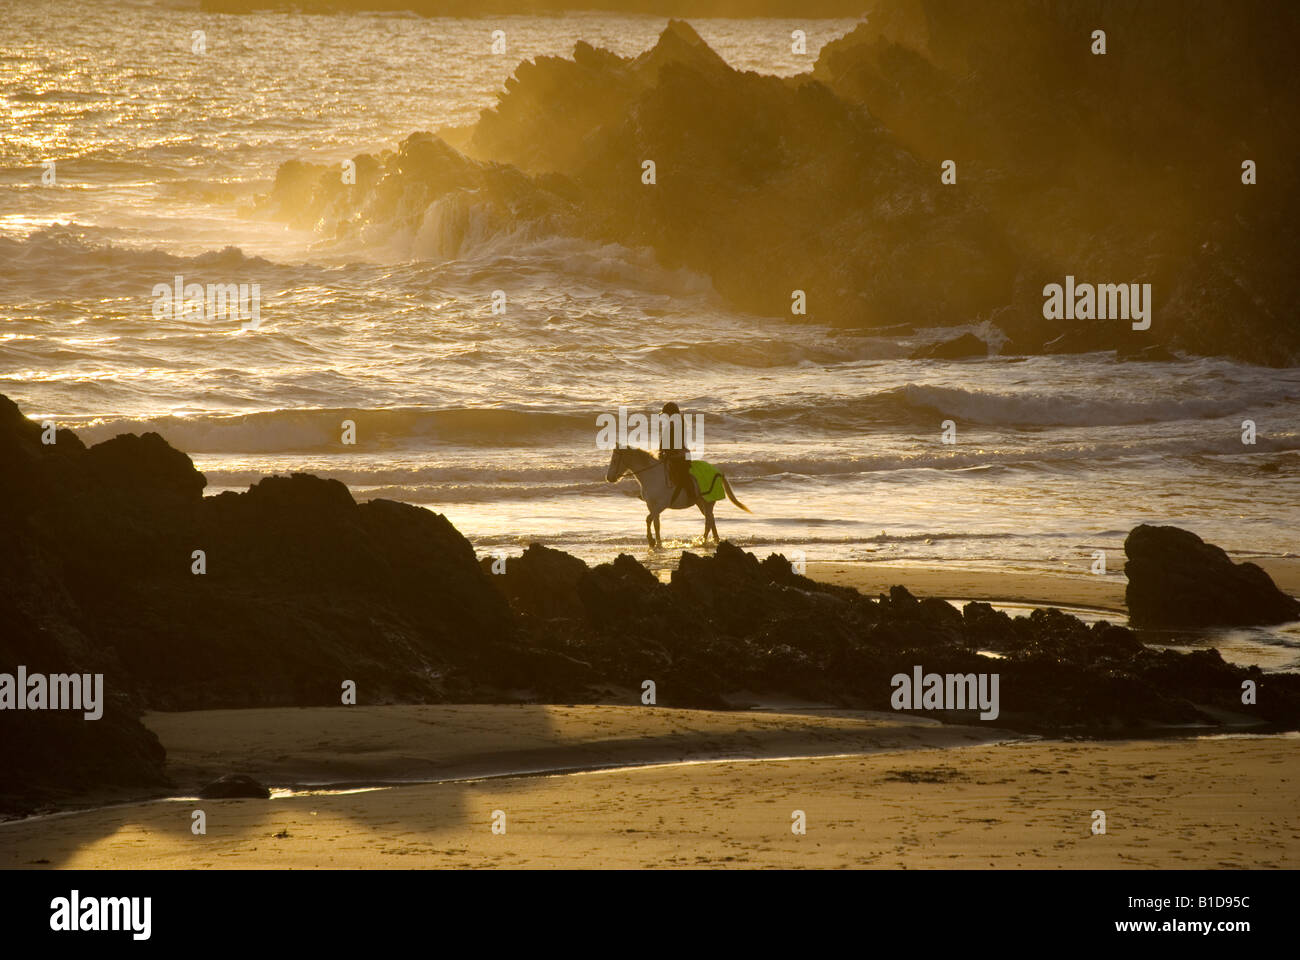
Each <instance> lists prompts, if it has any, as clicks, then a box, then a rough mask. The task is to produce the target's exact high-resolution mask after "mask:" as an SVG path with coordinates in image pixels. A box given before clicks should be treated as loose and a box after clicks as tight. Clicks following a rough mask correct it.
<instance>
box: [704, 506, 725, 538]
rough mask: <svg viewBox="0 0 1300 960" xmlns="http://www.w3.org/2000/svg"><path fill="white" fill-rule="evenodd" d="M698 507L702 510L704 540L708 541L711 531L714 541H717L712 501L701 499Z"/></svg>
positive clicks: (716, 523)
mask: <svg viewBox="0 0 1300 960" xmlns="http://www.w3.org/2000/svg"><path fill="white" fill-rule="evenodd" d="M700 509H701V510H703V511H704V542H705V543H708V542H709V531H710V530H712V531H713V539H714V541H715V542H716V541H718V540H719V539H720V538H719V537H718V521H717V520H716V519H715V518H714V516H713V501H711V500H701V501H700Z"/></svg>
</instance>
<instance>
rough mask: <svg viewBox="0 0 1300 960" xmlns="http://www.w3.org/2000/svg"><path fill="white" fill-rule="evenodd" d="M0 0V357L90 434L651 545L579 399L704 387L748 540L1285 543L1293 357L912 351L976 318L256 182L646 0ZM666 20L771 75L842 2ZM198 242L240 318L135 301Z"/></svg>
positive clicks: (50, 408)
mask: <svg viewBox="0 0 1300 960" xmlns="http://www.w3.org/2000/svg"><path fill="white" fill-rule="evenodd" d="M0 23H3V24H4V26H3V27H0V103H2V104H3V106H2V108H0V109H3V111H4V114H5V125H6V129H7V130H8V131H9V133H8V134H7V135H6V137H5V138H4V139H3V141H2V142H0V189H2V190H3V196H4V202H3V206H2V207H0V321H3V323H2V325H0V392H2V393H5V394H7V395H8V396H10V397H11V398H13V399H14V400H15V401H16V402H17V403H18V404H19V405H20V406H21V407H22V408H23V409H24V410H25V411H26V412H27V413H28V414H29V415H31V416H33V417H35V418H37V419H40V420H45V419H52V420H56V421H57V422H58V423H59V424H60V425H61V426H67V427H71V428H73V429H75V430H77V431H78V433H79V434H80V435H81V436H82V438H83V439H84V440H85V441H86V442H88V443H93V442H96V441H99V440H103V439H106V438H108V437H111V436H114V435H116V434H118V433H122V432H127V431H132V432H142V431H147V430H154V431H157V432H159V433H161V434H162V435H163V436H164V437H165V438H166V439H167V440H168V441H170V442H171V443H172V444H173V445H174V446H175V447H177V448H178V449H181V450H183V451H185V452H186V453H188V454H189V455H190V456H191V457H192V458H193V460H194V462H195V464H196V466H197V467H198V468H199V469H200V470H201V471H203V473H204V474H205V475H206V477H207V479H208V493H209V494H214V493H218V492H220V491H222V490H231V489H234V490H238V489H245V488H246V487H247V486H248V485H249V484H250V483H253V482H255V481H256V480H257V479H258V478H260V477H262V476H264V475H267V474H271V473H287V472H292V471H304V472H310V473H315V474H318V475H321V476H326V477H334V478H337V479H339V480H342V481H343V482H345V483H346V484H347V485H348V486H349V487H350V488H351V490H352V492H353V494H354V496H355V497H356V498H357V499H359V500H365V499H370V498H374V497H384V498H391V499H398V500H404V501H408V502H411V503H416V504H421V505H426V506H428V507H430V508H431V509H434V510H437V511H439V512H441V513H445V514H446V515H447V516H448V518H449V519H450V520H451V521H452V522H453V523H454V524H455V525H456V527H457V528H458V529H459V530H461V531H462V532H463V533H464V534H465V535H466V536H468V537H469V538H470V539H471V541H472V542H473V543H474V545H475V548H476V549H477V550H478V551H479V553H480V554H486V553H491V552H494V551H497V550H502V549H504V550H507V551H508V552H516V551H517V550H518V549H520V548H521V547H522V546H524V545H526V544H528V543H530V542H534V541H539V542H544V543H546V544H548V545H550V546H554V547H558V548H561V549H565V550H568V551H570V552H573V553H575V554H577V555H579V556H582V557H584V558H585V559H588V560H606V559H609V558H611V557H613V556H614V555H616V554H618V553H620V552H631V553H633V554H634V555H636V556H637V557H638V558H639V559H641V560H643V561H644V562H646V563H647V564H648V565H650V566H652V567H657V568H660V569H663V568H667V567H670V566H673V565H674V564H675V560H676V556H677V554H678V553H679V552H680V549H681V548H690V547H691V546H692V544H693V541H694V540H695V538H697V537H698V536H699V533H700V531H701V529H702V524H701V521H700V519H699V517H698V515H695V514H687V513H685V512H677V513H674V514H670V515H668V516H666V517H665V521H664V537H665V543H666V544H668V545H670V546H672V547H675V548H677V549H676V550H667V551H664V552H663V553H649V552H648V551H647V549H646V547H645V544H644V540H643V530H644V524H643V516H644V513H643V509H642V507H641V505H640V504H639V503H638V501H637V500H636V499H635V491H636V487H635V484H633V483H632V482H631V481H630V480H628V481H624V482H623V483H621V484H618V485H615V486H611V485H608V484H606V483H605V482H604V480H603V477H604V472H605V467H606V464H607V462H608V458H609V454H608V451H602V450H600V449H598V447H597V444H596V437H597V431H598V423H597V418H598V417H600V416H601V415H602V414H604V415H609V414H616V413H617V411H618V409H619V407H620V406H627V407H628V408H629V409H631V410H637V411H643V412H653V411H657V410H658V409H659V406H660V405H661V404H662V403H663V402H664V401H665V400H670V399H671V400H675V401H677V402H678V403H679V404H680V405H681V406H682V408H683V410H684V411H686V412H688V413H691V414H701V415H703V418H704V426H705V430H704V438H705V442H704V444H703V449H701V450H699V451H697V453H698V455H700V456H702V457H703V458H705V459H707V460H709V461H711V462H714V463H717V464H719V465H720V466H722V467H723V468H724V469H725V470H726V471H727V474H728V476H729V477H730V478H731V479H732V480H733V482H734V484H735V486H736V490H737V494H738V495H739V496H740V497H741V499H742V500H744V501H745V502H746V504H747V505H749V506H750V507H751V508H752V509H753V510H754V514H753V515H752V516H749V515H741V514H739V513H738V512H736V511H734V510H731V509H730V508H727V507H724V508H723V509H721V510H719V527H720V529H721V532H722V535H723V536H724V537H727V538H729V539H731V540H733V541H734V542H736V543H738V544H739V545H741V546H743V547H745V548H747V549H750V550H754V551H755V552H758V553H760V554H766V553H767V552H769V551H781V552H785V553H786V554H787V555H792V554H794V553H795V552H799V553H800V555H802V556H804V557H805V558H806V559H807V560H808V561H816V560H835V561H840V560H862V561H877V562H878V561H892V562H916V563H934V562H945V563H963V564H968V565H972V566H982V567H988V568H992V569H1011V568H1015V569H1027V570H1053V571H1073V572H1076V573H1079V574H1085V573H1087V572H1088V571H1089V570H1090V569H1091V567H1092V565H1093V563H1094V556H1095V554H1096V552H1097V551H1105V552H1106V554H1107V559H1108V573H1107V574H1105V575H1106V576H1109V577H1118V576H1120V572H1121V570H1122V563H1123V555H1122V543H1123V538H1124V536H1125V534H1126V533H1127V532H1128V530H1130V529H1131V528H1132V527H1133V526H1134V525H1136V524H1138V523H1141V522H1146V523H1169V524H1176V525H1178V526H1183V527H1186V528H1189V529H1192V530H1194V531H1196V532H1197V533H1198V534H1200V535H1201V536H1202V537H1204V538H1205V539H1207V540H1211V541H1213V542H1216V543H1218V544H1220V545H1222V546H1223V547H1225V548H1226V549H1228V550H1229V551H1231V552H1233V553H1234V554H1235V555H1237V556H1239V557H1280V556H1294V555H1295V553H1294V551H1295V549H1296V543H1295V531H1296V529H1297V528H1300V509H1298V508H1297V503H1300V470H1298V469H1297V466H1300V369H1295V368H1291V369H1283V370H1263V369H1261V368H1258V367H1251V366H1247V365H1243V364H1239V363H1234V362H1230V361H1226V360H1220V359H1204V358H1200V359H1189V360H1187V361H1186V362H1183V363H1178V364H1148V363H1119V362H1116V361H1115V359H1114V356H1113V354H1091V355H1084V356H1068V357H1052V356H1043V357H1030V358H1011V357H1006V358H1004V357H996V356H995V357H991V358H989V359H988V360H978V361H963V362H945V361H931V360H910V359H907V358H908V356H909V354H910V353H911V351H912V350H913V349H915V348H916V347H917V346H918V345H921V344H924V343H927V342H931V341H932V340H934V339H936V338H938V337H941V336H943V337H948V336H954V335H956V334H957V333H960V332H962V331H963V330H967V329H968V330H971V331H972V332H975V333H977V334H979V335H981V336H985V337H988V338H991V339H992V341H993V342H994V344H995V345H996V340H997V337H996V335H995V331H994V330H993V329H992V328H991V326H990V325H989V324H980V323H974V322H973V323H972V324H971V325H969V326H968V327H957V328H949V329H947V330H944V331H939V330H924V329H918V330H915V331H913V332H912V333H910V334H908V335H906V336H891V337H888V338H882V337H873V336H867V335H864V334H862V333H860V332H853V331H845V330H836V329H832V328H829V327H824V326H817V325H811V324H798V323H792V322H785V321H781V320H774V319H769V318H761V317H755V316H751V315H747V314H744V313H739V312H736V311H734V310H732V309H730V308H729V307H728V306H727V305H726V304H725V303H724V302H723V301H722V300H721V298H720V297H718V295H717V294H716V293H715V292H714V290H713V288H712V285H711V283H710V282H709V279H708V278H707V277H703V276H700V275H697V274H693V273H691V272H689V271H685V270H667V269H664V268H662V267H661V266H659V265H658V264H657V263H656V262H655V259H654V257H653V255H652V254H651V253H649V252H648V251H645V250H637V249H630V248H626V247H621V246H614V245H604V246H602V245H600V244H596V243H593V242H591V241H587V240H578V239H574V238H571V237H566V236H563V235H556V234H552V233H547V232H546V231H545V230H542V229H538V228H537V225H536V224H526V225H511V224H501V223H499V222H494V221H491V220H488V219H486V218H484V217H482V216H480V213H479V211H476V210H475V209H472V208H471V209H466V208H464V207H457V206H455V205H449V204H445V203H440V204H435V205H432V206H431V208H430V209H428V210H425V211H422V212H421V213H420V215H419V217H418V218H417V219H416V220H415V221H413V222H412V223H410V224H408V225H406V228H405V229H403V230H401V231H394V230H392V229H391V228H390V227H387V226H385V227H384V228H383V229H380V228H379V226H378V225H377V226H376V229H374V230H371V231H368V232H363V234H362V236H363V238H364V239H363V240H362V241H358V240H357V239H356V238H355V237H354V238H352V239H350V240H348V241H347V242H341V241H335V240H334V239H332V237H331V235H330V234H329V232H328V231H324V230H320V231H318V230H306V229H304V230H296V229H290V228H287V227H285V226H284V225H283V224H281V223H277V222H274V221H272V220H270V219H267V218H265V217H264V216H262V215H259V214H258V213H257V212H256V211H257V207H256V199H257V198H258V197H259V196H262V195H265V194H266V193H268V192H269V190H270V187H271V184H272V183H273V181H274V179H275V177H276V173H277V170H279V168H280V166H281V165H282V164H284V163H286V162H288V161H291V160H308V161H311V162H314V163H323V164H338V163H341V162H342V161H343V160H345V159H348V158H350V157H354V156H356V155H357V154H359V153H363V152H378V151H380V150H385V149H393V148H394V147H395V146H396V145H397V144H398V143H399V142H400V141H401V140H403V139H404V138H405V137H407V136H408V135H410V134H411V133H413V132H416V131H436V130H438V129H440V128H444V127H463V126H464V125H466V124H470V123H473V122H474V121H475V119H476V118H477V116H478V114H479V111H480V110H482V109H484V108H487V107H490V106H491V105H492V104H493V102H494V100H495V96H496V93H497V91H499V90H500V89H501V87H502V85H503V83H504V82H505V80H506V79H507V78H508V77H509V75H510V74H511V72H512V71H513V69H514V67H515V65H516V64H518V63H519V62H520V61H521V60H523V59H527V58H531V57H535V56H538V55H554V56H565V55H568V54H569V53H570V52H571V50H572V47H573V44H574V42H575V41H577V40H579V39H581V40H585V41H587V42H589V43H591V44H593V45H594V46H598V47H605V48H608V49H611V50H613V51H614V52H616V53H619V54H621V55H631V54H635V53H638V52H640V51H642V50H644V49H646V48H647V47H649V46H650V45H652V44H653V43H654V40H655V38H656V36H657V35H658V33H659V32H660V30H662V28H663V25H664V21H663V20H661V19H659V18H654V17H625V16H613V15H603V14H575V15H568V16H565V17H562V18H555V17H549V18H548V17H498V18H483V19H466V20H446V19H423V18H419V17H414V16H406V15H364V14H363V15H350V16H291V15H286V14H271V13H264V14H255V15H249V16H222V15H205V14H200V13H198V12H196V11H195V10H193V9H189V8H185V7H181V6H179V5H173V4H167V3H135V4H119V3H114V4H111V5H110V4H108V3H98V2H91V3H80V2H75V3H74V2H71V0H52V2H49V3H44V4H41V5H32V4H27V3H22V2H13V0H4V2H0ZM692 23H693V25H694V26H695V27H696V29H697V30H698V31H699V33H700V35H701V36H702V37H703V38H704V39H705V40H706V41H707V42H708V43H709V44H710V45H711V46H712V47H713V48H714V49H715V50H716V51H717V52H718V53H719V54H720V55H721V56H722V57H723V58H724V59H726V60H727V61H728V62H729V63H731V64H733V65H735V66H737V67H741V68H743V69H749V70H755V71H758V72H762V73H769V74H776V75H791V74H794V73H798V72H803V71H806V70H808V69H811V66H812V63H813V61H814V60H815V58H816V54H817V51H818V49H820V47H821V45H822V44H824V43H826V42H829V41H830V40H832V39H835V38H836V37H838V36H841V35H843V34H844V33H846V32H847V31H848V30H850V29H851V28H852V27H853V22H852V21H801V22H794V21H786V20H761V19H760V20H698V21H692ZM51 24H57V29H54V28H51V26H50V25H51ZM795 28H798V29H803V30H806V31H807V32H808V54H807V55H806V56H798V55H795V54H792V53H791V49H790V44H789V37H790V33H791V31H792V29H795ZM497 29H501V30H504V31H505V33H506V37H507V52H506V53H505V54H504V55H494V54H492V53H491V39H492V32H493V31H494V30H497ZM194 31H203V34H204V37H205V43H206V52H205V53H202V54H196V53H194V52H193V34H194ZM377 41H378V42H377ZM375 50H382V51H383V54H382V56H381V55H376V54H375V52H374V51H375ZM47 161H54V162H55V168H54V170H55V176H56V182H55V184H53V185H43V184H42V173H43V171H44V170H45V169H46V167H45V164H46V163H47ZM214 271H215V272H218V273H220V274H221V275H223V276H229V277H231V278H234V279H238V280H241V281H245V282H251V283H258V284H260V290H261V294H262V302H261V317H262V321H261V325H260V326H259V327H258V329H257V330H255V331H250V330H241V329H240V327H239V325H238V324H237V323H230V322H223V323H213V322H211V321H208V320H205V319H202V318H199V317H192V316H184V315H181V316H175V317H161V318H160V317H155V316H153V315H152V313H151V310H150V306H151V303H152V300H151V295H150V292H151V290H152V289H153V287H154V285H155V284H158V283H170V282H171V281H172V278H173V277H174V276H176V275H185V276H190V275H193V276H199V275H210V274H212V273H213V272H214ZM495 290H507V291H509V304H508V308H507V309H506V311H505V313H503V314H494V313H493V312H492V309H491V294H492V292H493V291H495ZM918 295H922V292H918ZM896 319H897V322H898V323H899V324H907V323H909V322H910V319H909V317H907V316H899V317H897V318H896ZM1247 420H1249V421H1252V422H1253V423H1254V424H1255V425H1256V431H1257V441H1256V443H1254V444H1253V445H1247V444H1243V443H1242V433H1243V422H1244V421H1247ZM344 421H351V422H353V423H354V424H355V427H356V435H357V443H356V444H355V446H343V445H342V444H341V443H340V436H341V430H342V424H343V423H344ZM945 421H951V422H952V423H953V424H954V426H955V429H956V437H955V440H956V442H955V443H945V442H943V439H942V436H943V425H944V423H945Z"/></svg>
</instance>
